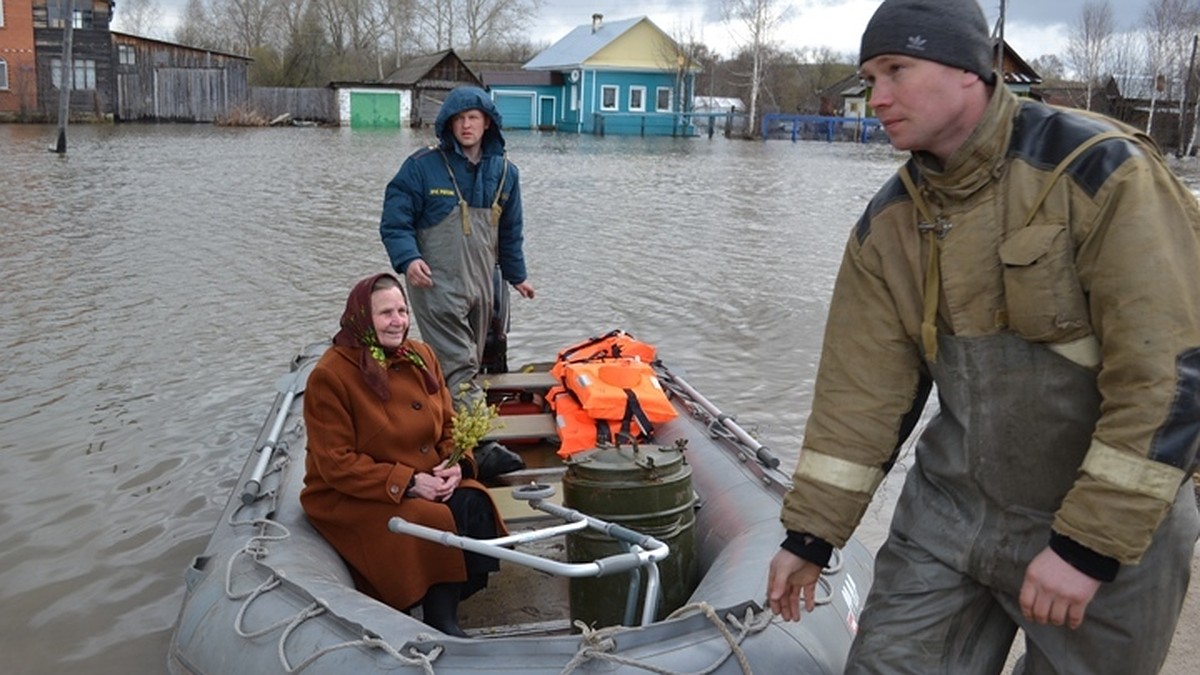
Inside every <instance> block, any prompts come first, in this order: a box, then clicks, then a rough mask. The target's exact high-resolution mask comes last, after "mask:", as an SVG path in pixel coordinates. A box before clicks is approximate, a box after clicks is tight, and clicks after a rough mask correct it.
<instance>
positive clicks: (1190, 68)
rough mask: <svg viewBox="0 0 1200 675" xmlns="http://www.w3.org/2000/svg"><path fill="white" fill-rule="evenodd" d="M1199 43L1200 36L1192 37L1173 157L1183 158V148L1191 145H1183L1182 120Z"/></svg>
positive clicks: (1183, 127) (1188, 96)
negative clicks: (1177, 140) (1177, 139)
mask: <svg viewBox="0 0 1200 675" xmlns="http://www.w3.org/2000/svg"><path fill="white" fill-rule="evenodd" d="M1197 41H1200V35H1193V36H1192V58H1191V60H1190V61H1188V70H1187V79H1186V80H1184V81H1183V101H1181V102H1180V104H1179V142H1178V143H1176V144H1175V157H1176V158H1179V157H1183V153H1184V147H1185V146H1190V145H1191V139H1188V141H1187V142H1186V143H1185V142H1184V138H1183V131H1184V129H1186V128H1187V127H1186V126H1185V125H1184V118H1185V117H1187V109H1188V100H1189V99H1190V98H1191V97H1192V77H1193V75H1194V73H1195V72H1196V71H1195V69H1196V43H1197Z"/></svg>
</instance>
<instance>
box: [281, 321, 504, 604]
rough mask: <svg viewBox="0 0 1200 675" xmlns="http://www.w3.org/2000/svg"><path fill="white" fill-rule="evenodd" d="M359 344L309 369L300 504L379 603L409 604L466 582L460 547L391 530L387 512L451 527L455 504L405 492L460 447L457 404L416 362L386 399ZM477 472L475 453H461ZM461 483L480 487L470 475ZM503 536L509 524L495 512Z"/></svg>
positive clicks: (400, 373) (393, 381)
mask: <svg viewBox="0 0 1200 675" xmlns="http://www.w3.org/2000/svg"><path fill="white" fill-rule="evenodd" d="M407 344H409V345H410V346H411V347H412V348H413V349H414V350H415V351H416V352H417V353H418V354H420V355H421V356H422V357H423V358H424V359H425V362H426V363H427V364H429V368H430V370H431V372H432V373H433V375H434V376H435V377H436V378H437V380H438V381H439V382H440V381H442V370H441V366H440V365H439V364H438V362H437V358H436V357H435V356H434V355H433V352H432V350H430V349H429V347H428V346H427V345H425V344H423V343H420V342H416V341H412V340H409V341H408V343H407ZM358 354H359V351H358V350H357V349H347V348H345V347H336V346H335V347H331V348H330V349H329V350H328V351H327V352H326V353H325V354H324V355H323V356H322V357H321V360H320V362H318V363H317V366H316V368H314V369H313V372H312V374H311V375H310V376H309V379H308V384H307V387H306V388H305V392H304V423H305V426H306V427H307V432H308V455H307V459H306V460H305V462H306V463H305V469H306V475H305V478H304V490H303V491H302V492H301V493H300V503H301V504H302V505H303V507H304V512H305V513H306V514H307V515H308V519H309V521H310V522H311V523H312V524H313V526H314V527H316V529H317V530H318V531H319V532H320V533H321V534H322V535H323V536H324V537H325V539H326V540H327V541H328V542H329V543H330V544H331V545H332V546H333V547H334V548H335V549H336V550H337V551H338V553H340V554H341V556H342V557H343V558H344V559H345V560H346V561H347V562H348V563H349V564H350V566H351V567H352V568H353V569H354V570H355V571H356V572H357V573H358V575H359V576H361V577H362V578H363V579H365V581H366V582H367V584H369V585H370V587H371V588H364V590H366V591H368V592H372V594H374V595H375V596H376V597H378V598H379V599H380V600H382V601H384V602H386V603H387V604H389V605H391V606H392V607H395V608H397V609H400V610H404V609H408V608H409V607H411V606H413V605H414V604H416V603H417V602H419V601H420V600H421V598H422V597H423V596H424V595H425V591H426V590H427V589H428V588H429V586H431V585H433V584H437V583H446V582H461V581H465V580H466V578H467V577H466V568H465V566H464V563H463V556H462V552H461V551H459V550H458V549H452V548H447V547H445V546H442V545H440V544H435V543H433V542H429V541H424V540H420V539H416V538H413V537H408V536H402V535H398V534H393V533H391V532H389V531H388V529H387V523H388V519H390V518H391V517H392V516H400V517H401V518H404V519H406V520H409V521H411V522H414V523H419V524H421V525H426V526H429V527H434V528H437V529H440V530H447V531H451V532H453V531H454V530H455V527H454V518H453V517H452V516H451V514H450V509H449V508H448V507H447V506H446V505H444V504H442V503H438V502H431V501H428V500H425V499H422V498H420V497H405V496H404V492H405V490H406V488H407V487H408V482H409V479H410V478H412V476H413V474H414V472H429V471H431V470H432V469H433V468H434V467H435V466H437V465H438V464H439V463H440V462H441V461H442V460H443V459H445V458H446V457H447V456H448V455H449V454H450V452H451V451H452V450H453V447H454V442H453V439H452V437H451V433H450V430H451V426H450V425H451V414H452V411H453V409H452V407H451V406H452V404H451V398H450V394H449V392H448V391H447V389H446V387H444V386H443V387H441V389H439V391H438V392H437V393H435V394H432V395H430V394H427V393H426V392H425V387H424V385H423V383H422V379H421V375H420V372H419V371H418V370H417V369H416V368H415V367H413V366H411V365H410V364H408V363H399V364H396V365H395V366H393V367H392V368H391V369H389V371H388V388H389V391H390V392H391V399H390V400H388V401H386V402H385V401H382V400H380V398H379V396H378V395H376V394H375V393H374V392H373V391H371V390H370V389H369V388H368V387H367V385H366V382H365V381H364V380H363V376H362V372H361V371H360V370H359V369H358ZM463 461H464V462H465V463H467V464H469V467H468V466H464V467H463V469H464V474H468V475H471V474H473V470H474V458H473V457H471V455H470V453H468V454H467V457H466V458H465V459H464V460H463ZM459 489H473V490H482V491H484V494H487V493H486V490H484V487H483V485H481V484H480V483H478V482H477V481H474V480H467V479H464V480H463V481H462V483H461V485H460V487H459ZM496 520H497V522H496V525H497V528H498V530H499V532H500V533H501V534H505V533H506V532H507V531H506V530H505V528H504V524H503V522H502V521H500V519H499V516H497V519H496Z"/></svg>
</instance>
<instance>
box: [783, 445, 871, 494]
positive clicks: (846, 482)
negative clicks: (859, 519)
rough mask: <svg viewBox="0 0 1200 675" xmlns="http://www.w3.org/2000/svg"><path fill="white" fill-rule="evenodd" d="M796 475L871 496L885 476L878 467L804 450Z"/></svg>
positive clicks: (797, 465)
mask: <svg viewBox="0 0 1200 675" xmlns="http://www.w3.org/2000/svg"><path fill="white" fill-rule="evenodd" d="M795 475H796V476H797V477H801V478H808V479H810V480H813V481H816V482H818V483H825V484H827V485H832V486H833V487H836V488H840V489H842V490H846V491H847V492H858V493H861V494H865V495H870V494H874V492H875V488H877V487H879V484H880V483H881V482H882V481H883V475H884V474H883V471H882V470H881V469H879V468H878V467H874V466H864V465H862V464H855V463H854V462H849V461H846V460H844V459H839V458H837V457H833V456H831V455H822V454H821V453H819V452H813V451H812V450H804V451H802V452H801V453H800V461H799V462H797V463H796V474H795Z"/></svg>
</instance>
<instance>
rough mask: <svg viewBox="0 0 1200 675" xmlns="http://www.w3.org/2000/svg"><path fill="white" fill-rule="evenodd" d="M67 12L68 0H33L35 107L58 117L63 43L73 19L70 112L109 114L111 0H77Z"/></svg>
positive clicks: (76, 113)
mask: <svg viewBox="0 0 1200 675" xmlns="http://www.w3.org/2000/svg"><path fill="white" fill-rule="evenodd" d="M73 7H74V9H73V11H72V12H71V15H70V16H68V9H67V3H66V2H65V0H33V3H32V16H33V39H34V45H35V46H34V51H35V54H34V56H35V59H36V62H37V100H38V103H37V109H38V112H39V114H41V115H42V116H44V117H53V116H56V114H57V112H58V104H59V84H60V83H59V80H60V79H61V78H62V70H63V68H62V54H63V49H62V48H63V41H64V36H65V33H66V26H67V21H70V22H71V26H72V30H71V61H72V63H71V68H70V69H69V72H70V74H71V75H70V77H71V82H69V83H67V84H68V85H69V86H70V94H68V98H69V101H70V103H69V105H70V111H71V114H72V115H88V116H95V117H99V118H108V117H111V116H112V114H113V67H112V62H113V46H112V37H111V35H110V33H109V30H108V25H109V22H110V21H112V10H113V1H112V0H77V1H76V2H74V3H73Z"/></svg>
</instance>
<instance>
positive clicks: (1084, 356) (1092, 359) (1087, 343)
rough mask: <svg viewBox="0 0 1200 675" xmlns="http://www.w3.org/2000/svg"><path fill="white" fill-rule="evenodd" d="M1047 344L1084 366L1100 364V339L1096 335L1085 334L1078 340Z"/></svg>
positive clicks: (1052, 349) (1093, 367) (1061, 354)
mask: <svg viewBox="0 0 1200 675" xmlns="http://www.w3.org/2000/svg"><path fill="white" fill-rule="evenodd" d="M1046 346H1047V347H1049V348H1050V350H1051V351H1053V352H1056V353H1057V354H1058V355H1059V356H1062V357H1065V358H1067V359H1068V360H1070V361H1072V362H1074V363H1076V364H1078V365H1081V366H1083V367H1084V368H1092V369H1095V368H1096V367H1097V366H1099V365H1100V341H1099V340H1097V339H1096V336H1095V335H1085V336H1083V337H1081V338H1079V339H1078V340H1072V341H1070V342H1063V343H1062V344H1055V345H1046Z"/></svg>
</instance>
